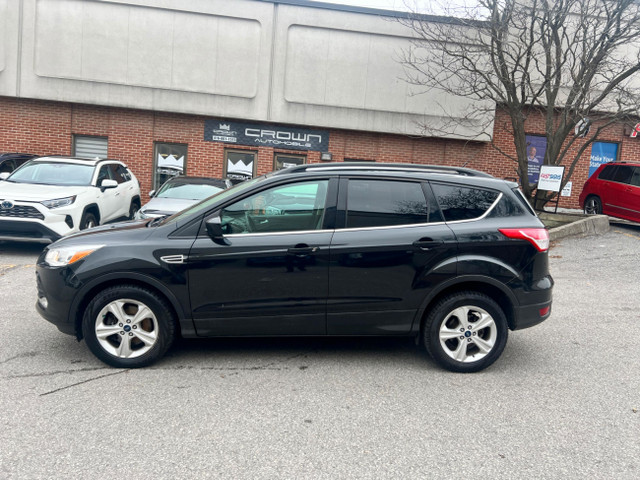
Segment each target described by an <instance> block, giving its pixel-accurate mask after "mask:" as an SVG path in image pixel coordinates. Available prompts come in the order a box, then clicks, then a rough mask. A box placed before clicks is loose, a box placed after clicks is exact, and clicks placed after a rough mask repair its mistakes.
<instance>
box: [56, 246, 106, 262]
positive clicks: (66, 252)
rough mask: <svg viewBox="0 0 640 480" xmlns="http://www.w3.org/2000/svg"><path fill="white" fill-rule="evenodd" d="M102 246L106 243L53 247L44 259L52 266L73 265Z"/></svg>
mask: <svg viewBox="0 0 640 480" xmlns="http://www.w3.org/2000/svg"><path fill="white" fill-rule="evenodd" d="M102 247H104V245H74V246H72V247H58V248H52V249H51V250H49V251H48V252H47V254H46V255H45V257H44V261H45V262H47V263H48V264H49V265H51V266H52V267H62V266H64V265H71V264H72V263H75V262H77V261H78V260H81V259H83V258H85V257H87V256H89V255H91V254H92V253H93V252H95V251H96V250H98V249H100V248H102Z"/></svg>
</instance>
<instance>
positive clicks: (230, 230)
mask: <svg viewBox="0 0 640 480" xmlns="http://www.w3.org/2000/svg"><path fill="white" fill-rule="evenodd" d="M332 185H334V187H332V188H331V189H330V188H329V186H330V181H329V179H328V178H319V179H315V180H307V181H295V182H294V181H291V182H287V183H284V184H281V185H277V186H274V187H271V188H268V189H265V190H261V191H258V192H256V193H253V194H252V195H250V196H247V197H244V198H241V199H239V200H236V201H234V202H232V203H231V204H230V205H227V206H225V207H224V208H223V209H222V210H221V211H220V212H219V214H218V213H217V214H215V215H213V217H218V216H219V224H218V225H219V227H218V228H220V232H221V235H223V236H220V232H212V235H213V238H215V239H216V242H217V243H216V242H214V240H212V239H211V238H210V237H209V235H207V234H206V233H204V234H200V235H199V236H198V239H197V240H196V242H195V244H194V246H193V248H192V251H191V253H190V255H189V273H188V275H189V288H190V296H191V308H192V311H193V318H194V322H195V325H196V329H197V331H198V334H199V335H324V334H326V301H327V295H328V288H329V287H328V281H329V280H328V277H329V245H330V243H331V237H332V235H333V230H332V229H329V228H328V227H327V217H326V216H325V211H326V205H328V204H331V205H333V206H334V207H333V208H335V197H336V195H337V193H336V192H337V185H336V181H333V182H332ZM323 221H324V224H325V226H324V228H325V229H324V230H322V228H323Z"/></svg>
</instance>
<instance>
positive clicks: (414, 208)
mask: <svg viewBox="0 0 640 480" xmlns="http://www.w3.org/2000/svg"><path fill="white" fill-rule="evenodd" d="M436 221H441V217H440V214H439V212H438V210H437V206H436V205H435V204H434V202H431V205H428V204H427V199H426V197H425V193H424V191H423V187H422V185H421V184H420V183H417V182H402V181H395V180H373V179H351V180H349V183H348V187H347V219H346V228H367V227H383V226H391V225H412V224H421V223H428V222H436Z"/></svg>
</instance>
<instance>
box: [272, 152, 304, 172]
mask: <svg viewBox="0 0 640 480" xmlns="http://www.w3.org/2000/svg"><path fill="white" fill-rule="evenodd" d="M305 163H307V157H305V156H304V155H289V154H284V153H276V155H275V157H274V159H273V169H274V170H282V169H283V168H287V167H295V166H296V165H304V164H305Z"/></svg>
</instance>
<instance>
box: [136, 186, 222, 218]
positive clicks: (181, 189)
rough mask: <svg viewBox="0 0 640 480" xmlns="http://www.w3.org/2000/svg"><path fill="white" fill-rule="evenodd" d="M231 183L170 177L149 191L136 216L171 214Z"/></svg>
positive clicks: (149, 216) (147, 216) (148, 216)
mask: <svg viewBox="0 0 640 480" xmlns="http://www.w3.org/2000/svg"><path fill="white" fill-rule="evenodd" d="M231 185H232V183H231V182H230V181H229V180H225V179H221V178H207V177H183V176H176V177H173V178H170V179H169V180H167V181H166V182H165V183H164V184H163V185H162V186H161V187H160V188H159V189H158V190H157V191H156V190H151V191H150V192H149V196H150V197H151V200H149V202H147V203H146V204H144V205H143V206H142V208H140V210H138V213H137V214H136V218H138V219H142V218H155V217H163V216H165V215H173V214H174V213H176V212H179V211H181V210H184V209H185V208H187V207H190V206H191V205H194V204H196V203H198V202H199V201H200V200H203V199H205V198H207V197H210V196H211V195H214V194H216V193H218V192H219V191H221V190H225V189H227V188H229V187H230V186H231Z"/></svg>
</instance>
